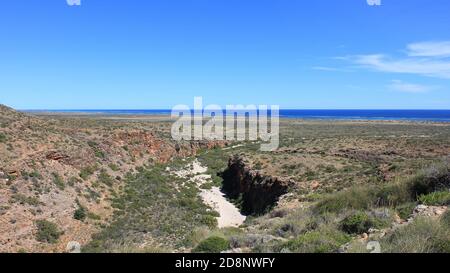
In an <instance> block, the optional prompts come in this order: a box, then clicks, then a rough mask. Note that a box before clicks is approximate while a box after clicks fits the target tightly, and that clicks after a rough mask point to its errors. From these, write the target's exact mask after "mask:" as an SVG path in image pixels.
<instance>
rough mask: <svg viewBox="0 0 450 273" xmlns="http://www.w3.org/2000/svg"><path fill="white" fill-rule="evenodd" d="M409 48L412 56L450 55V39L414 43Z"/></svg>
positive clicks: (441, 56)
mask: <svg viewBox="0 0 450 273" xmlns="http://www.w3.org/2000/svg"><path fill="white" fill-rule="evenodd" d="M407 49H408V51H407V52H408V55H409V56H412V57H440V58H445V57H450V41H446V42H421V43H413V44H409V45H408V46H407Z"/></svg>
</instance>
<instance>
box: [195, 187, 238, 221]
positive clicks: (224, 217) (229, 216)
mask: <svg viewBox="0 0 450 273" xmlns="http://www.w3.org/2000/svg"><path fill="white" fill-rule="evenodd" d="M200 195H201V197H202V199H203V202H205V204H207V205H208V206H210V207H212V208H213V209H214V210H215V211H217V212H218V213H220V217H219V218H217V221H218V223H219V228H224V227H239V226H241V225H242V224H243V223H244V222H245V219H246V217H245V216H244V215H242V214H241V212H240V211H239V209H238V208H236V207H235V206H234V205H233V204H232V203H230V202H229V201H228V200H227V199H226V198H225V194H223V193H222V192H221V191H220V188H218V187H213V188H212V189H210V190H202V193H201V194H200Z"/></svg>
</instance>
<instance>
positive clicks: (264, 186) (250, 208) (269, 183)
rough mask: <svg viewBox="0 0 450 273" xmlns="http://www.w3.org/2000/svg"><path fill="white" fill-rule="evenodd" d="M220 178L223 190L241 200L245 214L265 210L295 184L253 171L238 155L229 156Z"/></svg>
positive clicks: (233, 197) (259, 212) (258, 212)
mask: <svg viewBox="0 0 450 273" xmlns="http://www.w3.org/2000/svg"><path fill="white" fill-rule="evenodd" d="M222 178H223V179H224V183H223V191H224V192H225V193H226V194H227V195H228V197H230V198H231V199H236V200H238V199H239V200H240V201H241V202H242V203H241V207H242V212H243V213H244V214H246V215H252V214H261V213H264V212H266V211H267V210H268V209H269V208H271V207H273V206H274V205H276V204H277V202H278V200H279V198H280V197H281V196H282V195H284V194H286V193H287V192H288V190H289V189H290V188H291V187H292V186H294V184H295V182H294V181H291V180H284V179H280V178H277V177H272V176H266V175H263V174H261V173H260V172H259V171H254V170H252V169H250V168H249V167H248V166H247V165H246V163H245V159H244V158H242V157H239V156H235V157H232V158H230V160H229V163H228V168H227V169H226V170H225V171H224V172H223V173H222Z"/></svg>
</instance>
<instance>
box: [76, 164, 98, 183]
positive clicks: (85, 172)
mask: <svg viewBox="0 0 450 273" xmlns="http://www.w3.org/2000/svg"><path fill="white" fill-rule="evenodd" d="M96 170H97V167H96V166H88V167H85V168H83V169H81V171H80V178H81V179H83V180H87V179H88V178H89V177H90V176H91V175H93V174H94V173H95V171H96Z"/></svg>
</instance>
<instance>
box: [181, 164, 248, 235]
mask: <svg viewBox="0 0 450 273" xmlns="http://www.w3.org/2000/svg"><path fill="white" fill-rule="evenodd" d="M207 171H208V168H207V167H204V166H202V164H201V163H200V162H199V161H198V160H197V159H196V160H194V162H192V163H191V164H189V165H188V166H186V167H185V168H183V169H182V170H180V171H177V172H174V174H175V175H177V176H178V177H181V178H189V177H190V179H189V180H190V181H192V182H194V183H196V184H197V185H198V186H199V187H200V186H201V185H203V184H205V183H208V182H211V175H208V174H205V173H206V172H207ZM200 196H201V197H202V199H203V202H204V203H205V204H207V205H208V206H210V207H211V208H212V209H214V210H215V211H217V212H218V213H219V214H220V217H218V218H217V221H218V224H219V228H225V227H239V226H241V225H242V224H243V223H244V221H245V219H246V217H245V216H244V215H242V214H241V212H240V211H239V209H238V208H237V207H235V206H234V205H233V204H232V203H231V202H229V201H228V200H227V199H226V198H225V194H224V193H222V192H221V191H220V188H219V187H213V188H212V189H208V190H205V189H204V190H201V193H200Z"/></svg>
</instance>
